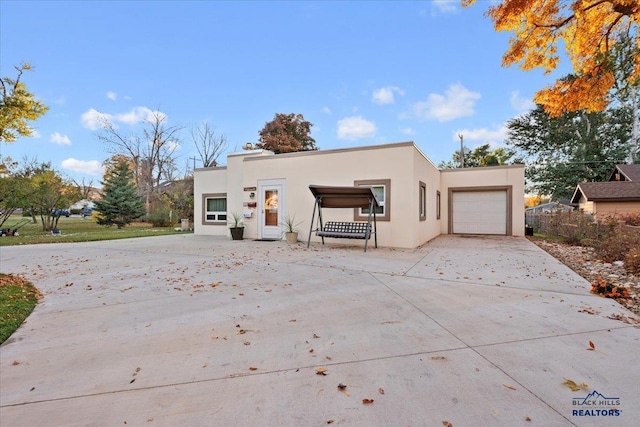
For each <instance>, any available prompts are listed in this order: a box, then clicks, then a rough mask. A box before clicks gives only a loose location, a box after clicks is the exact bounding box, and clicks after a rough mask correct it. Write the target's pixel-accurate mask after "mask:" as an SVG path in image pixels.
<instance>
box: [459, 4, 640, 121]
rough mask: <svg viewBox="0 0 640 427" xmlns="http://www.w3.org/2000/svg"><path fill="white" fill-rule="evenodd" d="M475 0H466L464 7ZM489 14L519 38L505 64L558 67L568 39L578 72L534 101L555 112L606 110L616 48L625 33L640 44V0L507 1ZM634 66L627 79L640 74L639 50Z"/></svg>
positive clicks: (525, 67) (498, 26)
mask: <svg viewBox="0 0 640 427" xmlns="http://www.w3.org/2000/svg"><path fill="white" fill-rule="evenodd" d="M473 3H475V0H462V4H463V5H464V6H469V5H471V4H473ZM487 15H488V16H489V17H490V18H491V19H492V20H493V22H494V27H495V29H496V31H509V32H512V33H513V37H512V38H511V40H510V42H509V48H508V49H507V51H506V52H505V54H504V56H503V57H502V65H504V66H511V65H514V64H520V68H521V69H523V70H526V71H528V70H531V69H534V68H542V69H543V70H544V71H545V73H550V72H551V71H553V70H554V69H555V68H556V67H557V65H558V62H559V59H560V58H559V55H558V47H559V45H561V44H563V45H564V47H565V50H566V54H567V56H568V57H569V59H570V60H571V62H572V66H573V70H574V74H572V75H570V76H568V77H566V78H563V79H559V80H558V81H556V83H555V84H554V85H553V86H551V87H547V88H544V89H542V90H540V91H539V92H538V93H537V94H536V96H535V98H534V101H535V102H536V103H538V104H541V105H543V106H544V108H545V110H546V111H547V113H548V114H549V115H550V116H552V117H558V116H560V115H562V114H563V113H566V112H570V111H578V110H587V111H589V112H596V111H602V110H604V109H605V108H606V106H607V104H608V93H609V91H610V90H611V89H612V87H613V85H614V83H615V76H614V70H613V66H612V62H613V60H612V57H611V55H612V49H613V47H614V45H615V44H616V42H618V41H619V38H620V36H621V35H623V34H624V35H631V36H632V37H635V44H636V46H638V45H639V43H640V35H638V31H637V30H638V22H639V20H640V1H638V0H571V1H563V0H502V1H501V2H500V3H499V4H498V5H496V6H491V7H490V8H489V10H488V12H487ZM632 61H633V65H634V66H633V71H632V72H631V74H630V75H629V76H627V78H628V79H629V81H637V79H638V78H639V77H640V57H639V56H638V55H634V57H633V58H632Z"/></svg>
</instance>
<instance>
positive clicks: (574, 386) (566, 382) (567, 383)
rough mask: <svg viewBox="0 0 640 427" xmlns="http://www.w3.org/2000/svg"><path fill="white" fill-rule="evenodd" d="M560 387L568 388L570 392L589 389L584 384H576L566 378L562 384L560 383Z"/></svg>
mask: <svg viewBox="0 0 640 427" xmlns="http://www.w3.org/2000/svg"><path fill="white" fill-rule="evenodd" d="M562 385H564V386H567V387H569V388H570V389H571V391H579V390H580V389H582V390H587V389H588V388H589V386H588V385H587V384H586V383H580V384H576V383H575V381H573V380H570V379H567V378H564V382H563V383H562Z"/></svg>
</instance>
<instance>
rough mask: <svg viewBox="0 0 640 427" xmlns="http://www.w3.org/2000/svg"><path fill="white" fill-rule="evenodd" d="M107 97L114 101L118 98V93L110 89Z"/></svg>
mask: <svg viewBox="0 0 640 427" xmlns="http://www.w3.org/2000/svg"><path fill="white" fill-rule="evenodd" d="M107 98H109V99H110V100H112V101H115V100H116V99H118V94H117V93H115V92H113V91H109V92H107Z"/></svg>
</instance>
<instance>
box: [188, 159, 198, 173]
mask: <svg viewBox="0 0 640 427" xmlns="http://www.w3.org/2000/svg"><path fill="white" fill-rule="evenodd" d="M189 160H193V170H194V171H195V170H196V160H198V159H196V157H195V156H193V157H189Z"/></svg>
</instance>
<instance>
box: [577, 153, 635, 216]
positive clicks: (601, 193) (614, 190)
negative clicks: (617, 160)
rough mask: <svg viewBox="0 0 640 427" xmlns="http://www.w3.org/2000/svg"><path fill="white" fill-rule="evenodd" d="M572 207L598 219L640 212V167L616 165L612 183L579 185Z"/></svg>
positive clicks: (610, 179)
mask: <svg viewBox="0 0 640 427" xmlns="http://www.w3.org/2000/svg"><path fill="white" fill-rule="evenodd" d="M571 203H572V204H574V205H577V206H578V208H579V209H580V210H581V211H584V212H587V213H592V214H594V215H598V216H603V215H612V214H626V213H629V212H634V211H640V165H616V167H615V168H614V170H613V172H612V173H611V177H610V178H609V181H607V182H583V183H581V184H578V186H577V187H576V191H575V192H574V193H573V197H571Z"/></svg>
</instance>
